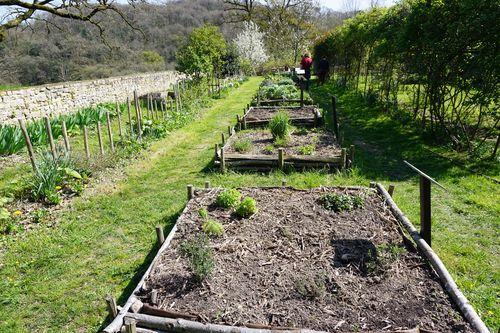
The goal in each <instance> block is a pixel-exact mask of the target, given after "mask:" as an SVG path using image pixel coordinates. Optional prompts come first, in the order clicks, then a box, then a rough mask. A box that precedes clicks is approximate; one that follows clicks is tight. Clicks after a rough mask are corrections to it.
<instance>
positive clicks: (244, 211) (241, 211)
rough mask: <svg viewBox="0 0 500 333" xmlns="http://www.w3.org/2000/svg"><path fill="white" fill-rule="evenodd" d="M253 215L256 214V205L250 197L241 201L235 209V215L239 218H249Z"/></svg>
mask: <svg viewBox="0 0 500 333" xmlns="http://www.w3.org/2000/svg"><path fill="white" fill-rule="evenodd" d="M255 213H257V203H256V202H255V199H253V198H250V197H246V198H245V199H243V200H242V201H241V202H240V204H239V205H238V207H236V215H238V216H239V217H250V216H252V215H253V214H255Z"/></svg>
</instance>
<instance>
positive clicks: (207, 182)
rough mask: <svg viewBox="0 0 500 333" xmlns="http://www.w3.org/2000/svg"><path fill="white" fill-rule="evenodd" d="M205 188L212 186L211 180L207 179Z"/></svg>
mask: <svg viewBox="0 0 500 333" xmlns="http://www.w3.org/2000/svg"><path fill="white" fill-rule="evenodd" d="M205 188H210V180H207V181H205Z"/></svg>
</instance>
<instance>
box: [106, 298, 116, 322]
mask: <svg viewBox="0 0 500 333" xmlns="http://www.w3.org/2000/svg"><path fill="white" fill-rule="evenodd" d="M106 304H107V305H108V312H109V316H110V317H111V318H115V317H116V316H118V307H117V306H116V300H115V298H114V297H113V296H111V295H108V296H106Z"/></svg>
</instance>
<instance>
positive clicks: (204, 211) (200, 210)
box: [198, 208, 208, 220]
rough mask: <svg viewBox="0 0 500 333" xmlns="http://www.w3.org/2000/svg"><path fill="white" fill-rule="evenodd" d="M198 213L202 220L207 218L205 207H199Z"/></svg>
mask: <svg viewBox="0 0 500 333" xmlns="http://www.w3.org/2000/svg"><path fill="white" fill-rule="evenodd" d="M198 215H200V217H201V218H202V219H204V220H206V219H208V211H207V209H206V208H200V209H198Z"/></svg>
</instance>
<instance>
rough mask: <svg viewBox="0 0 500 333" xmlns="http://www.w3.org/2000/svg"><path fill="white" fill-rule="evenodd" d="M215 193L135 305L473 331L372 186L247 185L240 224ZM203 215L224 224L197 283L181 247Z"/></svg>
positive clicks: (183, 222) (200, 203) (193, 208)
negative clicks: (346, 198)
mask: <svg viewBox="0 0 500 333" xmlns="http://www.w3.org/2000/svg"><path fill="white" fill-rule="evenodd" d="M218 191H219V189H212V190H204V191H203V192H201V191H200V192H197V193H196V194H197V196H196V197H195V199H193V200H191V201H190V202H189V203H188V206H187V208H186V210H185V213H183V214H182V215H181V216H180V218H179V220H178V222H177V227H178V229H177V232H176V234H175V236H174V237H173V239H172V242H171V243H170V246H169V247H168V248H167V249H166V250H165V251H164V252H163V253H162V255H161V257H160V260H159V261H158V262H157V264H156V265H155V266H154V267H153V269H152V271H151V274H150V275H149V277H148V278H147V279H146V285H147V288H148V289H146V290H143V291H142V292H141V295H139V296H141V298H142V301H143V302H145V303H149V302H150V294H151V291H152V290H156V291H157V292H158V302H157V304H156V305H154V306H156V307H159V308H162V309H165V310H170V311H177V312H182V313H184V314H191V315H195V316H196V317H197V318H198V320H199V321H202V322H211V323H218V324H226V325H237V326H242V325H250V326H251V325H270V326H273V327H295V328H309V329H314V330H323V331H374V330H379V331H380V330H391V331H394V330H399V329H411V328H415V327H416V326H420V328H424V329H428V330H434V331H440V332H472V330H471V328H470V326H469V325H468V324H467V323H466V322H465V320H464V319H463V318H462V316H461V315H460V314H459V312H458V311H457V310H456V309H455V308H454V307H453V306H452V304H451V301H450V299H449V297H448V296H447V294H445V292H444V290H443V288H442V286H441V285H440V283H439V282H438V279H437V277H436V276H435V274H434V273H433V271H432V270H431V269H430V268H429V267H428V265H427V264H426V262H425V261H424V260H423V259H422V258H421V257H420V256H419V255H418V254H417V253H413V252H411V251H409V250H407V249H406V248H405V247H404V245H403V242H402V237H401V235H400V233H399V229H398V227H397V224H396V222H395V218H394V217H393V216H392V214H391V212H390V211H389V209H388V208H387V207H386V206H385V205H384V203H383V200H382V199H381V198H380V197H378V195H377V194H375V192H373V191H371V190H369V189H361V190H357V189H341V188H318V189H313V190H306V191H299V190H293V189H290V188H261V189H258V188H246V189H241V192H242V194H243V195H244V196H250V197H253V198H255V200H256V201H257V206H258V209H259V211H258V212H257V213H256V214H254V215H253V216H251V217H250V218H248V219H238V218H236V217H235V216H234V214H233V212H232V211H231V210H228V209H222V208H218V207H217V206H216V205H215V198H216V195H217V192H218ZM325 192H336V193H341V192H342V193H347V194H350V195H360V196H362V197H364V205H363V207H361V208H357V209H355V210H352V211H350V212H345V211H344V212H340V213H335V212H333V211H330V210H327V209H325V208H324V207H323V205H322V204H321V200H320V198H321V196H322V195H323V194H324V193H325ZM200 208H206V209H207V210H208V212H209V218H210V219H216V220H218V221H219V222H221V223H222V224H223V225H224V228H225V233H224V235H223V236H222V237H219V238H212V239H211V240H210V245H211V247H212V248H213V252H214V260H215V269H214V271H213V273H212V275H211V276H210V277H209V278H208V279H207V280H205V281H203V282H201V283H199V282H195V281H194V279H193V277H192V274H191V273H190V271H189V269H188V263H187V260H186V258H185V257H183V256H182V255H181V254H180V246H181V244H183V242H184V241H186V240H188V239H191V238H193V237H195V236H196V235H198V234H200V233H201V232H202V231H201V225H202V223H203V220H202V218H201V217H200V216H199V213H198V210H199V209H200Z"/></svg>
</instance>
